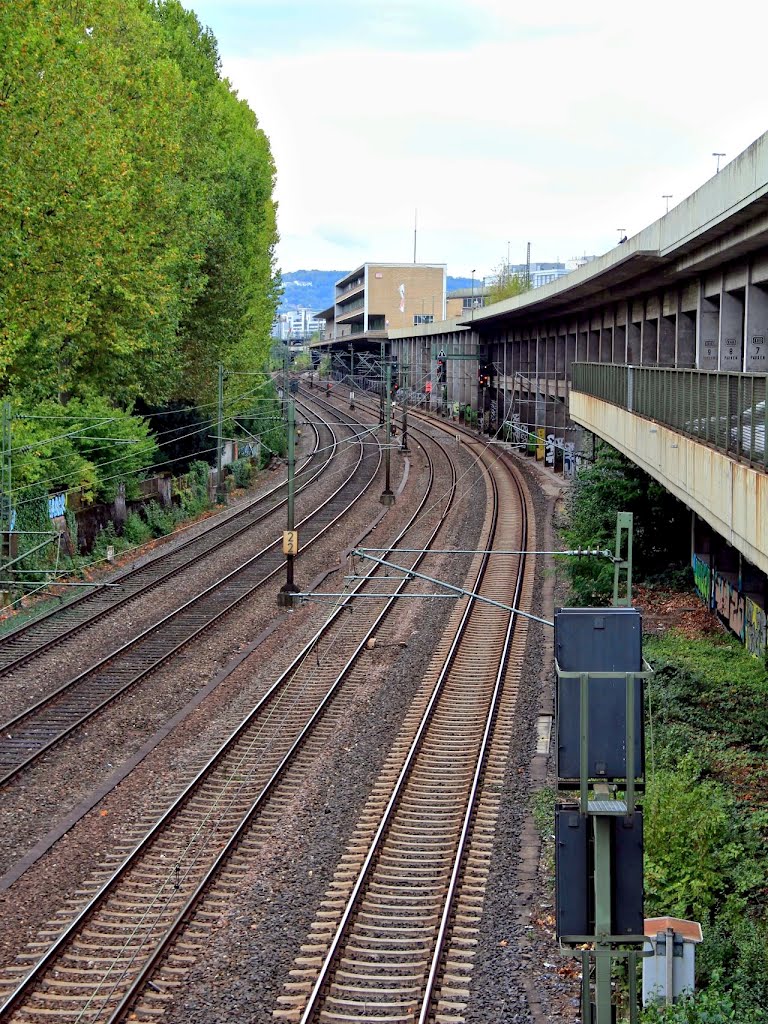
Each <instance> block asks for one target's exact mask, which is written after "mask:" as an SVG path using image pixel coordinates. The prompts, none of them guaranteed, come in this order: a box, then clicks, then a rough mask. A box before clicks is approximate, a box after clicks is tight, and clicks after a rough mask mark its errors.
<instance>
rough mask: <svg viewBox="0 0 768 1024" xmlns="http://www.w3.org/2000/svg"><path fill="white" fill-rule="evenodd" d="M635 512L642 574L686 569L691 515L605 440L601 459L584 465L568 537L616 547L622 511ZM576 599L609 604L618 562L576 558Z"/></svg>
mask: <svg viewBox="0 0 768 1024" xmlns="http://www.w3.org/2000/svg"><path fill="white" fill-rule="evenodd" d="M621 511H624V512H632V514H633V516H634V543H633V558H634V569H635V575H636V577H637V578H639V579H644V578H645V579H647V578H649V577H652V576H655V575H658V574H660V573H664V572H667V571H669V570H670V567H671V566H674V567H676V568H681V567H682V564H683V563H681V562H680V556H679V552H680V551H685V550H686V546H687V537H688V533H689V531H690V517H689V513H688V512H687V511H686V509H685V507H684V506H683V505H682V504H681V503H680V502H679V501H677V499H676V498H674V497H673V496H672V495H671V494H670V493H669V492H668V491H667V490H665V488H664V487H662V486H661V484H658V483H657V482H656V481H655V480H653V478H652V477H650V476H649V475H648V474H647V473H645V472H644V471H643V470H642V469H640V467H639V466H636V465H635V464H634V463H633V462H631V461H630V460H629V459H627V458H625V457H624V456H623V455H621V453H620V452H618V451H616V449H615V448H612V447H611V445H609V444H606V443H604V442H600V443H599V444H598V445H597V448H596V458H595V462H594V463H593V464H591V465H587V466H583V467H582V468H581V469H580V470H579V472H578V473H577V476H576V481H575V483H574V487H573V490H572V492H571V497H570V502H569V509H568V518H569V523H568V526H567V527H566V529H565V530H564V536H565V539H566V542H567V543H568V545H569V547H574V548H576V547H582V548H593V547H594V548H600V549H607V550H611V551H612V550H613V548H614V544H615V538H616V513H617V512H621ZM568 572H569V575H570V579H571V586H572V590H573V594H574V601H575V603H576V604H582V605H590V604H604V603H605V602H606V601H608V600H609V599H610V597H611V596H612V593H613V566H612V564H611V563H609V562H607V561H605V560H599V559H596V558H574V559H571V560H570V562H569V566H568Z"/></svg>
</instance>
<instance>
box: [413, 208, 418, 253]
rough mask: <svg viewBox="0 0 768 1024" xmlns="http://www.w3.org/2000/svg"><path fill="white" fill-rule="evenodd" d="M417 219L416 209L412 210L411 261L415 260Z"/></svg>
mask: <svg viewBox="0 0 768 1024" xmlns="http://www.w3.org/2000/svg"><path fill="white" fill-rule="evenodd" d="M418 219H419V211H418V209H416V210H414V211H413V262H414V263H415V262H416V225H417V223H418Z"/></svg>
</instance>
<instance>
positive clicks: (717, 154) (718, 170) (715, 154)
mask: <svg viewBox="0 0 768 1024" xmlns="http://www.w3.org/2000/svg"><path fill="white" fill-rule="evenodd" d="M712 156H714V157H717V167H716V168H715V174H719V173H720V157H721V156H725V153H713V154H712Z"/></svg>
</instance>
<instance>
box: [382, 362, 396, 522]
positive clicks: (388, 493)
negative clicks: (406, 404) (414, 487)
mask: <svg viewBox="0 0 768 1024" xmlns="http://www.w3.org/2000/svg"><path fill="white" fill-rule="evenodd" d="M385 379H386V399H385V400H384V444H385V448H384V474H385V475H384V490H383V491H382V492H381V498H380V499H379V500H380V501H381V504H382V505H392V504H394V501H395V496H394V494H393V493H392V488H391V486H390V456H391V455H392V403H391V402H390V400H389V393H390V391H391V389H392V366H391V364H390V363H389V362H388V363H387V373H386V378H385Z"/></svg>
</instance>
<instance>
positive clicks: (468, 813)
mask: <svg viewBox="0 0 768 1024" xmlns="http://www.w3.org/2000/svg"><path fill="white" fill-rule="evenodd" d="M507 468H508V469H509V467H507ZM491 480H492V482H493V495H494V512H493V517H494V518H493V528H492V531H493V533H495V532H496V527H497V522H498V490H497V485H496V482H495V480H494V479H493V475H492V474H491ZM515 483H516V482H515ZM516 486H517V489H518V493H520V488H519V485H518V484H517V483H516ZM521 497H522V496H521ZM521 507H522V509H523V524H522V525H523V530H525V529H526V525H525V518H524V516H525V502H524V500H523V501H522V502H521ZM489 546H490V545H489ZM521 546H524V544H523V545H521ZM489 557H490V556H489V554H488V553H485V554H484V555H483V559H482V562H481V565H480V567H479V571H478V578H477V582H476V584H475V586H474V587H473V588H472V589H474V590H477V589H478V587H479V585H480V582H481V578H482V577H483V576H484V575H485V572H486V569H487V567H488V564H489ZM522 577H523V561H522V560H521V561H520V562H519V563H518V575H517V582H516V601H517V597H518V596H519V591H520V588H521V585H522ZM475 606H476V602H475V601H474V599H470V600H469V602H468V604H467V606H466V608H465V609H464V613H463V615H462V619H461V622H460V624H459V627H458V629H457V632H456V635H455V636H454V638H453V642H452V644H451V647H450V649H449V651H448V653H447V655H446V658H445V661H444V665H443V667H442V669H441V672H440V674H439V676H438V679H437V681H436V683H435V686H434V688H433V692H432V694H431V696H430V699H429V702H428V704H427V706H426V708H425V710H424V713H423V716H422V719H421V722H420V724H419V726H418V729H417V731H416V733H415V735H414V738H413V740H412V742H411V745H410V748H409V750H408V753H407V755H406V757H405V759H404V762H403V765H402V768H401V770H400V773H399V775H398V778H397V780H396V782H395V784H394V786H393V789H392V792H391V795H390V797H389V800H388V802H387V805H386V807H385V809H384V811H383V812H382V814H381V818H380V821H379V824H378V827H377V829H376V832H375V834H374V836H373V838H372V839H371V842H370V846H369V848H368V851H367V853H366V856H365V859H364V861H363V863H362V865H361V866H360V869H359V873H358V877H357V880H356V882H355V883H354V886H353V888H352V890H351V892H350V893H349V895H348V898H347V902H346V905H345V908H344V910H343V912H342V915H341V918H340V920H339V922H338V924H337V928H336V931H335V933H334V936H333V938H332V940H331V943H330V946H329V949H328V951H327V953H326V956H325V958H324V961H323V964H322V966H321V968H320V972H319V974H318V976H317V978H316V980H315V983H314V986H313V988H312V991H311V993H310V996H309V999H308V1002H307V1003H306V1005H305V1007H304V1011H303V1013H302V1015H301V1017H300V1024H309V1022H310V1021H312V1020H313V1019H315V1017H316V1015H317V1013H318V1012H319V1010H320V1005H319V1004H320V1001H321V999H322V998H323V996H324V994H325V991H326V990H327V989H328V987H329V984H330V977H331V975H332V972H334V971H335V966H336V963H337V961H338V959H339V957H340V955H341V953H342V950H343V948H344V944H345V942H346V940H347V938H348V936H349V931H350V928H351V925H352V922H353V918H354V915H355V914H356V912H357V909H358V905H359V904H360V903H361V902H362V896H363V893H364V890H365V888H366V886H367V884H368V881H369V879H370V877H371V875H372V872H373V869H374V866H375V864H376V862H377V860H378V858H379V855H380V853H381V852H382V848H383V844H384V839H385V837H386V835H387V833H388V831H389V828H390V825H391V824H392V822H393V820H394V818H395V813H396V808H397V805H398V804H399V803H400V801H401V799H402V796H403V793H404V791H405V787H406V784H407V781H408V779H409V778H410V777H411V774H412V770H413V768H414V765H415V763H416V759H417V756H418V753H419V751H420V749H421V747H422V744H423V741H424V737H425V735H426V732H427V729H428V728H429V725H430V723H431V722H432V720H433V717H434V715H435V710H436V708H437V706H438V702H439V699H440V696H441V694H442V692H443V689H444V686H445V682H446V680H447V678H448V676H449V674H450V672H451V669H452V666H453V664H454V661H455V658H456V654H457V651H458V649H459V647H460V645H461V643H462V641H463V638H464V636H465V633H466V629H467V626H468V623H469V621H470V618H471V616H472V614H473V612H474V610H475ZM515 618H516V617H515V615H514V613H513V614H512V615H510V616H509V618H508V621H507V627H506V631H505V638H504V644H503V648H502V651H501V653H500V655H499V660H498V667H497V671H496V679H495V684H494V689H493V693H492V696H491V700H490V702H489V706H488V710H487V713H486V720H485V727H484V730H483V736H482V740H481V743H480V746H479V748H478V753H477V763H476V767H475V772H474V776H473V781H472V785H471V787H470V791H469V795H468V798H467V805H466V809H465V813H464V818H463V822H462V828H461V831H460V833H459V838H458V842H457V847H456V851H455V855H454V860H453V868H452V871H451V876H450V880H449V884H448V889H447V893H446V896H445V897H444V905H443V913H442V915H441V921H440V926H439V929H438V933H437V936H436V939H435V947H434V950H433V955H432V958H431V962H430V968H429V973H428V976H427V982H426V986H425V990H424V993H423V997H422V1006H421V1011H420V1015H419V1024H425V1021H426V1020H427V1017H428V1015H429V1012H430V1006H431V1002H432V999H433V993H434V987H435V984H436V980H437V977H438V973H439V964H440V961H441V958H442V953H443V947H444V944H445V940H446V936H447V934H448V929H449V923H450V918H451V913H452V907H453V903H454V899H455V894H456V891H457V885H458V879H459V877H460V872H461V865H462V860H463V856H464V852H465V849H466V844H467V840H468V836H469V834H470V826H471V822H472V819H473V816H474V810H475V806H476V800H477V795H478V792H479V787H480V780H481V778H482V775H483V771H484V767H485V764H486V760H487V751H488V745H489V740H490V736H491V733H492V727H493V722H494V720H495V717H496V711H497V707H498V702H499V698H500V694H501V684H502V679H503V676H504V673H505V671H506V665H507V660H508V652H509V646H510V643H511V638H512V634H513V629H514V623H515ZM341 989H342V991H343V985H342V986H341ZM350 1012H351V1011H350ZM361 1019H362V1018H361Z"/></svg>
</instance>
